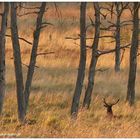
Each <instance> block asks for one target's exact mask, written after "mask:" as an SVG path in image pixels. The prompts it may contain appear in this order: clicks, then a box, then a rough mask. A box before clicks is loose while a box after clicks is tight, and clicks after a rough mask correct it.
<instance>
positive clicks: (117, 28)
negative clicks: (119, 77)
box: [115, 2, 120, 72]
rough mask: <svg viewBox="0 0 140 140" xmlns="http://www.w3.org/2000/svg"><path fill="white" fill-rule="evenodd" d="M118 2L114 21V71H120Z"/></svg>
mask: <svg viewBox="0 0 140 140" xmlns="http://www.w3.org/2000/svg"><path fill="white" fill-rule="evenodd" d="M119 5H120V3H119V2H116V12H117V21H116V36H115V39H116V51H115V72H119V71H120V10H119Z"/></svg>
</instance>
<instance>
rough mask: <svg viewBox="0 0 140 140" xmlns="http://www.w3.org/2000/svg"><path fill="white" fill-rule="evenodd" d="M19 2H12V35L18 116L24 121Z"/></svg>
mask: <svg viewBox="0 0 140 140" xmlns="http://www.w3.org/2000/svg"><path fill="white" fill-rule="evenodd" d="M16 5H17V3H14V2H12V3H11V35H12V46H13V56H14V65H15V77H16V88H17V89H16V90H17V102H18V118H19V121H20V122H24V119H25V96H24V93H23V89H24V87H23V74H22V65H21V55H20V44H19V40H18V29H17V15H16V12H17V11H16Z"/></svg>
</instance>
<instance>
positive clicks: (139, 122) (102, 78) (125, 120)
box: [0, 3, 140, 138]
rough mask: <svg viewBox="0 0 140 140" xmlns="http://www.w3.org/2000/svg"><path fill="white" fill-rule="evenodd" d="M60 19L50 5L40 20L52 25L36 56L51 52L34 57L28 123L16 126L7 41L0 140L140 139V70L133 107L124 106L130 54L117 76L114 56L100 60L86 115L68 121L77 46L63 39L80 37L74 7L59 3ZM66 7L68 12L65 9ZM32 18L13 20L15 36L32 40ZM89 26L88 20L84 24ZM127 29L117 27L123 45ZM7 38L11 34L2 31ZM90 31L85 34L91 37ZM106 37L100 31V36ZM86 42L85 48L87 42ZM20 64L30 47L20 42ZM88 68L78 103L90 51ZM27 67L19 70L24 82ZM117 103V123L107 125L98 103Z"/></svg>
mask: <svg viewBox="0 0 140 140" xmlns="http://www.w3.org/2000/svg"><path fill="white" fill-rule="evenodd" d="M59 5H60V7H59V8H60V9H61V12H62V19H61V20H60V19H59V18H58V15H57V13H56V12H54V11H55V9H54V5H53V4H49V6H50V8H49V11H48V13H47V14H46V15H45V19H44V20H48V21H49V22H52V23H53V24H54V26H50V27H47V28H46V29H45V30H43V31H42V32H41V37H40V44H39V50H38V52H50V51H53V52H55V53H54V54H50V55H47V56H38V58H37V64H36V65H37V66H39V68H36V69H35V73H34V78H33V83H32V89H31V96H30V104H29V108H28V113H27V120H28V121H29V122H28V124H26V125H23V126H21V125H20V124H19V122H18V120H17V101H16V87H15V77H14V65H13V59H10V58H11V57H12V56H13V54H12V46H11V40H10V39H8V38H7V46H6V51H7V54H6V67H7V69H6V84H7V85H6V97H5V103H4V111H3V115H2V116H1V117H0V137H84V138H85V137H139V136H140V132H139V129H140V115H139V114H140V101H139V98H140V94H139V91H140V87H139V83H138V81H140V74H139V73H140V70H139V62H140V61H138V72H137V79H136V104H135V106H134V107H133V108H130V107H129V106H128V105H127V104H125V97H126V91H127V80H128V67H129V62H128V60H129V49H128V50H126V52H125V56H124V59H123V61H122V63H121V72H120V73H118V74H116V73H114V54H110V55H105V56H101V57H100V58H99V61H98V64H97V68H109V69H108V70H107V71H105V72H97V73H96V78H95V86H94V90H93V98H92V102H91V107H90V109H89V110H88V111H86V110H82V109H81V108H80V110H79V114H78V119H77V120H76V121H74V120H71V118H70V108H71V102H72V96H73V92H74V88H75V83H76V76H77V68H78V62H79V46H78V45H75V43H76V44H79V41H78V40H77V41H71V40H66V39H65V37H66V36H71V37H73V36H77V34H79V4H76V3H75V4H72V5H69V4H63V5H61V4H59ZM66 6H67V8H66ZM92 12H93V11H92V5H88V12H87V15H91V16H92ZM123 18H124V19H130V15H129V13H128V12H127V13H124V15H123ZM34 22H35V17H33V18H30V17H29V16H28V17H22V18H19V20H18V23H19V24H18V26H19V35H20V36H22V37H25V38H27V39H28V40H31V41H32V32H33V29H34V26H33V25H34ZM88 23H89V19H88V22H87V24H88ZM130 30H131V28H128V27H127V28H126V27H125V28H122V30H121V31H122V37H123V38H124V39H123V40H122V43H123V44H125V43H128V42H129V40H130V37H131V33H130ZM7 32H9V33H10V31H7ZM92 33H93V30H92V29H89V30H88V33H87V35H88V36H90V37H91V36H93V35H92ZM102 34H105V32H102ZM110 41H111V39H108V38H107V39H102V40H101V41H100V49H110V48H114V44H113V43H108V42H110ZM87 43H88V44H89V45H90V44H92V41H91V40H89V41H87ZM20 45H21V52H22V62H23V63H24V64H28V63H29V55H30V51H31V46H30V45H28V44H26V43H24V42H23V41H20ZM87 55H88V58H87V66H86V77H85V81H84V88H83V91H82V97H81V103H80V107H81V104H82V101H83V96H84V93H85V87H86V84H87V78H88V67H89V63H90V56H91V50H87ZM26 72H27V67H26V66H24V65H23V74H24V81H25V80H26ZM103 97H107V98H108V100H110V101H112V100H116V99H117V98H120V102H119V103H118V104H117V105H116V106H114V108H113V110H114V114H115V115H118V116H120V115H121V116H122V117H121V118H120V119H112V120H109V119H108V118H107V117H106V110H105V108H104V107H103V101H102V98H103Z"/></svg>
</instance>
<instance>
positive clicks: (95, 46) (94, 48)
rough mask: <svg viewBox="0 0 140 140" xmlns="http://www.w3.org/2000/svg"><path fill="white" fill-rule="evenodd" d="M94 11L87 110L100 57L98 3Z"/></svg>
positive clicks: (86, 96)
mask: <svg viewBox="0 0 140 140" xmlns="http://www.w3.org/2000/svg"><path fill="white" fill-rule="evenodd" d="M94 9H95V35H94V40H93V45H92V58H91V62H90V67H89V76H88V86H87V89H86V92H85V98H84V102H83V107H86V108H89V106H90V101H91V95H92V91H93V86H94V78H95V69H96V64H97V60H98V56H97V54H96V52H97V49H98V43H99V35H100V8H99V4H98V2H95V3H94Z"/></svg>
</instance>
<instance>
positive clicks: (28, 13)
mask: <svg viewBox="0 0 140 140" xmlns="http://www.w3.org/2000/svg"><path fill="white" fill-rule="evenodd" d="M31 14H38V12H35V11H34V12H27V13H24V14H22V15H19V14H17V16H19V17H22V16H27V15H31Z"/></svg>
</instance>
